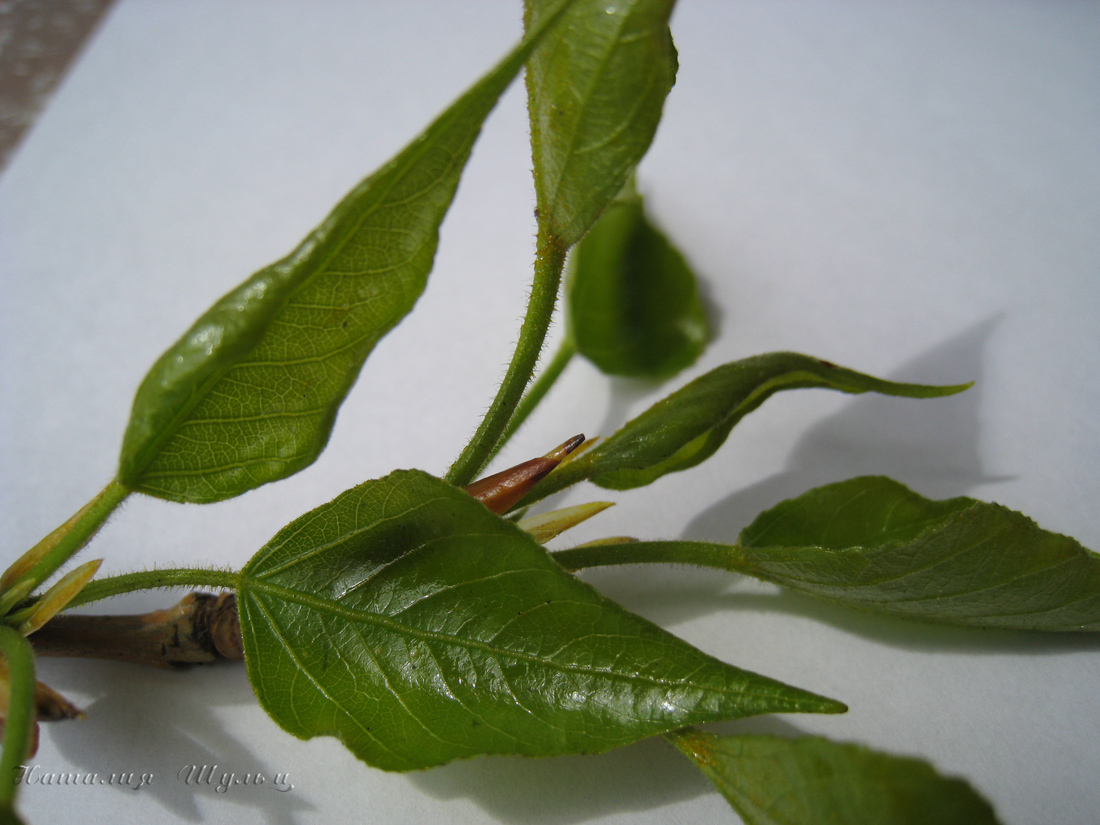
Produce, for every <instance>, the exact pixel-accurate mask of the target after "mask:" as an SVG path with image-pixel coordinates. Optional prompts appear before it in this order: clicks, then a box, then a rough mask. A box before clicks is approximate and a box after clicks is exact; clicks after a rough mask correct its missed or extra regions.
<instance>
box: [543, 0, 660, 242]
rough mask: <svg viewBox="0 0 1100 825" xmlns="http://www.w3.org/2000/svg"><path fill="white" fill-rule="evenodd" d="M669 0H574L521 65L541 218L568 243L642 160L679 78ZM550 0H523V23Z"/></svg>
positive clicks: (580, 231) (601, 208) (607, 201)
mask: <svg viewBox="0 0 1100 825" xmlns="http://www.w3.org/2000/svg"><path fill="white" fill-rule="evenodd" d="M674 2H675V0H578V2H576V3H574V4H573V6H571V7H570V8H569V10H568V11H566V13H565V17H564V18H563V19H562V21H561V24H560V25H559V26H557V27H555V28H554V30H553V31H552V32H550V34H549V35H548V36H547V37H546V39H545V40H544V41H543V42H542V43H541V44H540V45H539V47H538V48H537V49H536V50H535V53H534V54H533V55H532V57H531V60H530V61H529V62H528V65H527V91H528V106H529V109H530V112H531V147H532V153H533V155H534V162H535V191H536V195H537V199H538V214H539V220H540V223H541V224H542V225H543V226H544V227H546V228H547V230H548V232H549V233H550V234H551V235H553V236H554V237H556V238H557V239H558V240H559V241H560V243H561V245H562V246H563V247H565V248H568V247H570V246H572V245H573V244H574V243H576V242H577V241H578V240H580V238H581V236H582V235H583V234H584V233H585V232H586V231H587V230H588V228H589V227H590V226H591V225H592V224H593V223H594V222H595V220H596V218H597V217H599V215H600V213H601V212H602V211H603V210H604V208H605V207H606V206H607V204H608V203H610V201H611V199H612V198H614V197H615V195H616V194H617V193H618V191H619V190H620V189H621V188H622V186H623V183H624V182H625V181H626V178H627V175H629V174H630V172H631V170H632V169H633V168H634V167H635V165H637V163H638V161H639V160H641V159H642V156H643V155H644V154H645V152H646V150H647V149H648V148H649V144H650V143H651V142H652V140H653V135H654V133H655V132H656V131H657V123H658V122H659V121H660V119H661V109H662V107H663V105H664V100H665V97H666V96H667V95H668V92H669V90H670V89H671V88H672V84H673V83H674V82H675V80H676V68H677V64H676V48H675V46H673V44H672V36H671V35H670V34H669V31H668V19H669V15H671V14H672V6H673V4H674ZM552 7H553V4H552V3H551V2H549V0H525V2H524V9H525V15H524V19H525V23H526V26H527V29H528V31H531V30H532V29H533V27H534V26H536V25H539V24H540V23H541V22H542V20H543V18H544V17H545V15H546V13H547V12H548V11H549V10H550V9H551V8H552Z"/></svg>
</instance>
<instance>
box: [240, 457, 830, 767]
mask: <svg viewBox="0 0 1100 825" xmlns="http://www.w3.org/2000/svg"><path fill="white" fill-rule="evenodd" d="M238 599H239V610H240V620H241V631H242V638H243V642H244V650H245V660H246V662H247V666H248V673H249V678H250V680H251V682H252V686H253V688H254V689H255V691H256V694H257V695H258V696H259V699H260V702H261V704H263V706H264V708H265V709H266V710H267V712H268V713H269V714H271V716H272V717H273V718H274V719H275V720H276V721H277V722H278V723H279V724H280V725H281V726H282V727H284V728H285V729H286V730H288V731H289V732H291V733H293V734H294V735H296V736H299V737H303V738H308V737H313V736H319V735H334V736H337V737H339V738H340V739H341V740H342V741H343V742H344V744H345V745H347V747H348V748H349V749H350V750H351V751H352V752H353V753H355V754H356V755H357V756H358V757H359V758H361V759H363V760H364V761H366V762H368V763H370V764H372V765H375V766H377V767H381V768H386V769H389V770H411V769H415V768H424V767H429V766H431V765H437V764H441V763H444V762H447V761H449V760H451V759H456V758H460V757H465V756H472V755H474V754H478V753H516V754H526V755H530V756H549V755H554V754H563V753H580V752H596V751H605V750H608V749H610V748H614V747H616V746H619V745H623V744H626V743H628V742H632V741H635V740H637V739H640V738H642V737H646V736H651V735H654V734H656V733H660V732H663V731H667V730H670V729H674V728H678V727H680V726H682V725H684V724H687V723H692V722H695V721H702V720H705V719H708V720H714V719H726V718H734V717H740V716H747V715H751V714H757V713H772V712H795V711H805V712H839V711H842V710H843V709H844V708H843V705H840V704H839V703H837V702H833V701H831V700H828V699H823V698H821V697H818V696H815V695H813V694H810V693H806V692H804V691H801V690H798V689H795V688H791V687H788V686H786V685H783V684H781V683H779V682H775V681H773V680H771V679H767V678H765V677H763V676H757V675H755V674H752V673H747V672H745V671H742V670H739V669H737V668H734V667H731V666H729V665H726V664H723V663H722V662H719V661H718V660H716V659H713V658H711V657H709V656H707V655H705V654H703V653H701V652H699V651H698V650H696V649H694V648H692V647H691V646H690V645H688V644H686V643H685V642H682V641H680V640H679V639H677V638H676V637H674V636H672V635H670V634H668V633H667V632H665V631H663V630H661V629H660V628H658V627H656V626H655V625H653V624H650V623H649V622H647V621H645V620H644V619H641V618H640V617H637V616H634V615H633V614H631V613H628V612H627V611H625V610H624V609H622V608H621V607H619V606H618V605H616V604H614V603H613V602H610V601H608V600H607V599H605V598H604V597H602V596H600V595H599V594H598V593H597V592H596V591H595V590H593V589H592V588H591V587H589V586H588V585H586V584H584V583H582V582H580V581H578V580H577V579H576V578H574V577H573V576H571V575H569V574H568V573H566V572H565V571H564V570H562V569H561V567H559V566H558V565H557V564H556V563H555V562H554V561H553V560H552V559H551V558H550V557H549V556H548V555H547V553H546V552H545V551H544V550H543V549H542V548H541V547H540V546H539V545H538V544H537V543H536V542H535V541H534V540H533V539H532V538H531V537H530V536H528V535H527V534H526V533H524V532H523V531H522V530H520V529H519V528H518V527H517V526H516V525H514V524H513V523H511V522H509V521H507V520H506V519H503V518H500V517H498V516H495V515H493V514H492V513H490V512H489V511H488V510H487V509H486V508H485V507H484V506H483V505H482V504H480V503H478V502H476V501H475V500H473V499H472V498H470V497H469V496H468V495H466V494H465V493H464V492H462V491H461V490H458V489H455V488H453V487H451V486H449V485H447V484H445V483H444V482H442V481H439V480H438V479H434V478H432V477H431V476H428V475H425V474H424V473H420V472H417V471H403V472H396V473H393V474H391V475H390V476H387V477H386V478H384V479H381V480H378V481H370V482H367V483H365V484H363V485H360V486H359V487H356V488H353V489H351V490H349V491H347V492H345V493H343V494H342V495H340V496H339V497H337V498H336V499H335V500H333V501H332V502H330V503H329V504H326V505H324V506H322V507H320V508H318V509H316V510H314V511H313V512H311V513H307V514H306V515H304V516H302V517H301V518H299V519H298V520H296V521H295V522H293V523H291V524H290V525H288V526H287V527H286V528H284V529H283V530H282V531H281V532H280V533H279V534H278V535H277V536H275V538H274V539H272V541H271V542H270V543H269V544H268V545H267V546H266V547H264V548H263V549H262V550H260V552H259V553H257V555H256V556H255V557H254V558H253V559H252V560H251V561H250V562H249V563H248V565H246V567H245V568H244V570H243V571H242V574H241V580H240V586H239V590H238Z"/></svg>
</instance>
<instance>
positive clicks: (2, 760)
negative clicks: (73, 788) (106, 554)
mask: <svg viewBox="0 0 1100 825" xmlns="http://www.w3.org/2000/svg"><path fill="white" fill-rule="evenodd" d="M0 654H3V659H4V660H3V662H0V670H2V673H0V681H3V682H4V684H3V685H0V689H2V690H3V691H4V693H5V694H6V696H5V697H4V699H5V700H6V701H5V705H6V712H5V713H4V716H3V718H2V719H0V722H2V725H0V729H2V731H3V740H4V748H3V752H2V753H0V777H3V781H2V782H0V822H12V823H18V822H21V821H22V820H21V819H20V818H19V816H18V815H17V814H16V813H15V793H16V791H17V790H18V788H19V786H18V785H17V784H16V783H15V782H14V781H13V779H14V777H15V776H16V775H17V774H16V771H17V770H18V768H19V766H20V765H22V764H23V762H24V760H25V759H26V757H27V754H28V753H29V752H30V749H31V742H32V741H33V739H32V737H33V736H34V732H35V731H34V728H35V717H36V712H37V711H36V707H35V702H34V690H35V679H34V651H33V650H32V649H31V646H30V644H29V643H28V642H27V640H26V639H24V638H23V637H22V636H21V635H20V634H18V633H16V632H15V631H14V630H12V629H11V628H10V627H8V626H7V625H0Z"/></svg>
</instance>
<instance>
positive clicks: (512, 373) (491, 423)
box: [446, 231, 565, 487]
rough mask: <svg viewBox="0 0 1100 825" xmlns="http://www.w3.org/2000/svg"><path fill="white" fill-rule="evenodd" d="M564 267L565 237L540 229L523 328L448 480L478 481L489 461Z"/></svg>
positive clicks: (531, 367)
mask: <svg viewBox="0 0 1100 825" xmlns="http://www.w3.org/2000/svg"><path fill="white" fill-rule="evenodd" d="M564 266H565V247H564V246H563V244H562V242H561V239H560V238H558V237H557V236H555V235H552V234H549V233H545V232H542V231H540V232H539V239H538V252H537V254H536V256H535V277H534V282H533V283H532V285H531V297H530V299H529V300H528V302H527V314H526V315H525V316H524V319H523V326H522V327H520V331H519V341H517V342H516V350H515V352H514V353H513V354H512V361H511V363H510V364H509V365H508V371H507V372H506V373H505V375H504V380H503V381H502V382H501V385H500V389H498V390H497V394H496V398H494V399H493V403H492V404H491V405H490V406H489V411H488V412H487V413H485V417H484V418H483V419H482V420H481V424H480V426H479V427H478V428H477V432H476V433H474V437H473V438H472V439H470V443H469V444H467V445H466V448H465V449H464V450H463V451H462V453H461V455H459V457H458V458H457V459H456V460H455V463H454V464H452V465H451V469H450V470H448V471H447V475H446V480H447V481H449V482H450V483H451V484H454V485H455V486H457V487H462V486H464V485H466V484H469V483H470V482H471V481H473V480H474V478H475V477H476V476H477V474H478V473H480V472H481V470H482V468H484V467H485V464H486V463H487V462H488V461H489V457H490V456H491V455H492V454H493V450H494V449H495V448H496V446H497V443H498V442H499V441H500V438H501V434H502V433H503V432H504V431H505V428H506V427H507V426H508V422H509V421H510V420H511V419H512V417H513V415H514V414H515V411H516V407H517V405H518V404H519V402H520V398H521V397H522V396H523V391H524V389H526V387H527V384H528V383H529V382H530V380H531V375H532V374H533V373H534V371H535V365H536V364H538V360H539V355H540V354H541V352H542V345H543V342H545V340H546V332H547V330H548V329H550V320H551V318H552V317H553V315H554V305H555V304H556V303H557V300H558V288H559V287H560V286H561V273H562V268H563V267H564Z"/></svg>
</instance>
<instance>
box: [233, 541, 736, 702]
mask: <svg viewBox="0 0 1100 825" xmlns="http://www.w3.org/2000/svg"><path fill="white" fill-rule="evenodd" d="M422 546H423V547H426V546H428V543H426V544H424V545H422ZM249 591H253V592H252V593H250V592H249ZM256 592H258V593H262V594H264V595H266V596H270V597H272V598H276V599H281V600H283V601H289V602H294V603H295V604H300V605H302V606H303V607H308V608H311V609H313V610H316V611H318V612H321V613H328V614H330V615H332V616H339V617H340V618H343V619H347V620H349V621H352V622H363V623H365V624H369V625H373V626H375V627H379V628H382V629H383V630H388V631H390V632H392V633H397V634H399V635H405V636H409V637H411V638H414V639H417V640H419V641H422V642H437V643H440V644H446V645H452V646H455V647H461V648H465V649H468V650H478V651H481V652H482V653H487V654H489V655H490V656H493V657H496V658H505V659H515V660H518V661H522V662H526V663H528V664H535V665H539V666H541V667H548V668H551V669H553V670H557V671H560V672H562V673H575V674H582V675H595V676H600V677H603V678H607V679H611V680H616V681H619V682H625V683H628V684H636V683H639V682H640V683H643V684H648V685H653V686H655V687H662V688H683V687H689V688H693V689H695V690H699V691H703V692H706V693H718V694H728V695H731V696H732V695H738V696H744V695H746V691H744V690H738V691H734V692H729V691H724V690H717V689H715V688H714V687H711V686H708V685H698V684H696V683H694V682H691V681H688V680H686V679H685V680H682V681H678V682H673V681H670V680H668V679H657V678H654V677H652V676H645V675H642V674H637V673H634V674H630V675H626V674H622V673H616V672H615V671H613V670H605V669H603V668H594V667H582V666H580V665H564V664H560V663H557V662H554V661H553V660H552V659H550V658H549V656H548V657H547V658H540V657H539V656H535V655H532V654H530V653H524V652H522V651H517V650H510V649H508V648H504V647H499V646H496V645H491V644H489V643H487V642H481V641H478V640H475V639H463V638H462V637H460V636H454V635H452V634H449V633H440V632H439V631H433V630H423V629H421V628H415V627H411V626H410V625H407V624H404V623H402V622H398V621H395V620H393V619H391V618H390V617H388V616H383V615H380V614H378V613H373V612H371V611H369V610H360V609H358V608H353V607H346V606H345V605H342V604H340V603H339V602H336V601H333V600H331V599H325V598H321V597H318V596H314V595H310V594H308V593H304V592H302V591H300V590H294V589H292V588H289V587H283V586H282V585H278V584H271V583H270V582H261V581H258V580H257V579H254V578H251V577H244V576H242V577H241V585H240V589H239V591H238V594H239V596H240V597H244V596H246V595H247V596H251V597H252V601H254V602H256V603H257V604H260V603H259V602H258V600H257V599H256V598H255V595H254V594H255V593H256ZM439 592H442V591H439ZM433 595H435V594H433ZM260 606H261V607H262V604H261V605H260ZM263 612H264V614H265V616H267V615H269V613H268V611H267V609H266V608H263ZM269 622H270V619H269ZM275 627H277V626H276V625H275V624H274V623H272V628H273V629H274V628H275ZM279 635H280V637H281V636H282V634H279ZM578 638H583V637H578ZM577 640H578V639H573V640H571V641H577ZM287 650H290V648H289V647H287ZM557 652H558V651H555V655H556V653H557ZM295 660H296V659H295ZM296 661H297V660H296Z"/></svg>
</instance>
